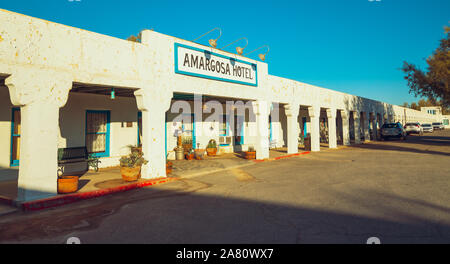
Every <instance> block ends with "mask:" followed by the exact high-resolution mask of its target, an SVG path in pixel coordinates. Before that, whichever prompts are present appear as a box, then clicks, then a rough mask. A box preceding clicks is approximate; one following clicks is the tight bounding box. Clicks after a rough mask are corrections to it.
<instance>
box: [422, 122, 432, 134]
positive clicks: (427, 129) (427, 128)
mask: <svg viewBox="0 0 450 264" xmlns="http://www.w3.org/2000/svg"><path fill="white" fill-rule="evenodd" d="M422 127H423V132H428V133H433V130H434V129H433V126H432V125H431V124H428V123H425V124H422Z"/></svg>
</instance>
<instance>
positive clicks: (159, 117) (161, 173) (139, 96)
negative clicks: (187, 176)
mask: <svg viewBox="0 0 450 264" xmlns="http://www.w3.org/2000/svg"><path fill="white" fill-rule="evenodd" d="M134 95H135V96H136V102H137V106H138V109H139V110H140V111H142V152H143V153H144V158H145V159H146V160H148V161H149V162H148V163H147V164H146V165H143V166H142V169H141V177H142V178H144V179H151V178H161V177H166V147H165V146H166V145H165V144H166V142H165V140H166V134H165V131H166V130H165V126H166V111H167V110H168V109H169V107H170V102H171V100H172V95H173V93H171V92H170V93H169V92H155V91H152V90H151V88H144V89H139V90H137V91H136V92H134Z"/></svg>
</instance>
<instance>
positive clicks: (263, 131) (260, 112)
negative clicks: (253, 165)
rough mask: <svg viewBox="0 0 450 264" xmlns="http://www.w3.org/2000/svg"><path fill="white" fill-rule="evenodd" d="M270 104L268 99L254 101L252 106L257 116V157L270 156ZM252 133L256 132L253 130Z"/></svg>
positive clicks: (266, 157) (264, 157) (265, 157)
mask: <svg viewBox="0 0 450 264" xmlns="http://www.w3.org/2000/svg"><path fill="white" fill-rule="evenodd" d="M270 104H271V103H269V102H267V101H262V100H261V101H253V102H252V107H253V112H254V113H255V117H256V127H257V131H255V132H256V144H255V150H256V159H268V158H269V114H270ZM250 133H254V132H253V131H251V132H250Z"/></svg>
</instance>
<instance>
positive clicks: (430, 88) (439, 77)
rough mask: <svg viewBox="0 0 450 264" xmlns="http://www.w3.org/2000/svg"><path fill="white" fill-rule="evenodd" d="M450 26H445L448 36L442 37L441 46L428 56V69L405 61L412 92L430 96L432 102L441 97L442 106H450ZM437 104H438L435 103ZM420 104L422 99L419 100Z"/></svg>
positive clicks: (404, 69) (404, 70) (407, 78)
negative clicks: (422, 68)
mask: <svg viewBox="0 0 450 264" xmlns="http://www.w3.org/2000/svg"><path fill="white" fill-rule="evenodd" d="M449 32H450V27H445V34H446V37H445V38H443V39H441V41H440V45H439V47H438V48H437V49H436V50H435V51H434V52H433V54H432V55H431V56H430V57H428V59H427V60H426V62H427V65H428V67H427V71H423V70H421V69H419V68H418V67H416V66H415V65H413V64H410V63H408V62H406V61H405V62H404V63H403V68H402V71H403V72H404V73H405V74H406V76H405V79H406V80H407V81H408V86H409V88H410V93H412V94H414V95H415V96H422V97H426V98H428V99H429V100H430V101H431V102H435V103H436V102H437V101H438V100H439V99H440V102H441V104H442V106H445V107H447V106H450V87H449V83H450V38H449ZM435 105H436V104H435ZM419 106H420V101H419Z"/></svg>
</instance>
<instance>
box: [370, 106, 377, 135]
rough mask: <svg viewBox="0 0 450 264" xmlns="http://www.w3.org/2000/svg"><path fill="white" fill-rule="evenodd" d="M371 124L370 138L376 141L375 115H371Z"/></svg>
mask: <svg viewBox="0 0 450 264" xmlns="http://www.w3.org/2000/svg"><path fill="white" fill-rule="evenodd" d="M371 122H372V137H373V140H378V138H377V113H375V112H373V113H371Z"/></svg>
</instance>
